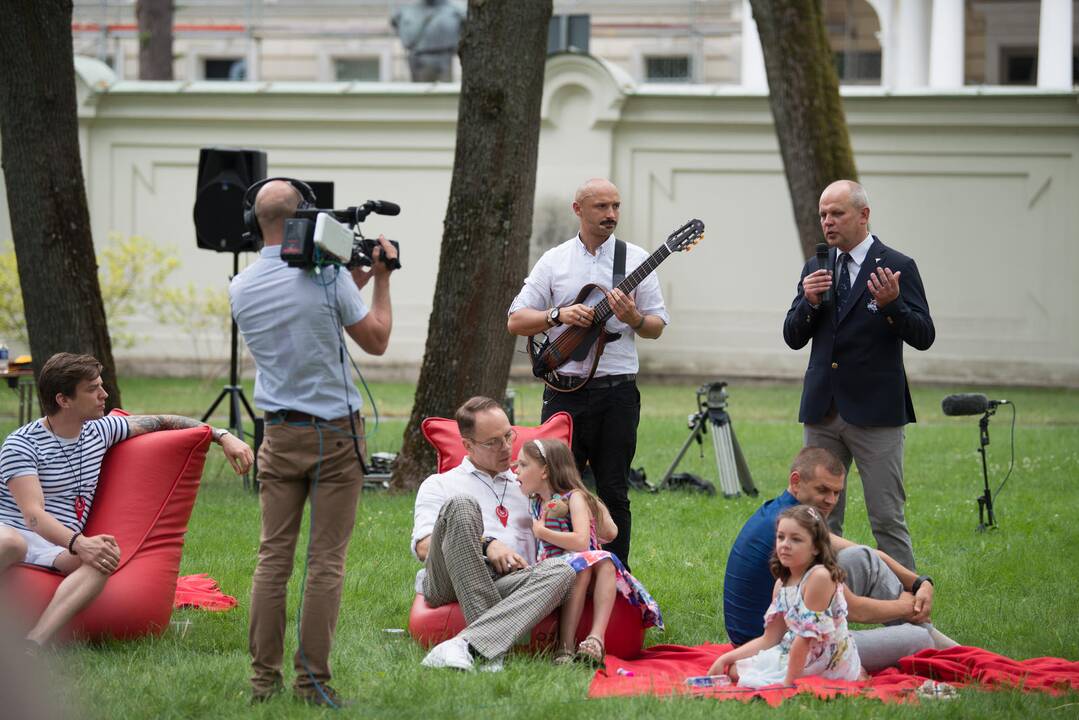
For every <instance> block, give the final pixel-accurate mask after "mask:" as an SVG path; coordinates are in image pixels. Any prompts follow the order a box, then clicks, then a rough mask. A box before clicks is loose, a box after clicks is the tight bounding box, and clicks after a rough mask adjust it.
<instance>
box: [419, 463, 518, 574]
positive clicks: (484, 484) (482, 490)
mask: <svg viewBox="0 0 1079 720" xmlns="http://www.w3.org/2000/svg"><path fill="white" fill-rule="evenodd" d="M454 495H468V496H470V497H473V498H475V500H476V502H477V503H479V506H480V512H481V513H482V514H483V534H484V535H490V536H491V537H493V538H497V539H498V540H499V541H500V542H502V543H503V544H505V545H506V546H507V547H510V548H512V549H513V550H515V551H516V552H517V553H518V554H519V555H520V556H521V557H523V558H524V559H525V560H527V561H528V562H533V561H534V560H535V559H536V538H535V536H534V535H533V534H532V515H531V513H530V512H529V507H528V498H527V497H525V495H524V493H522V492H521V486H520V484H518V482H517V475H516V474H514V472H513V471H512V470H506V471H504V472H500V473H499V474H497V475H495V476H494V477H491V476H490V475H488V474H487V473H485V472H484V471H482V470H480V469H479V468H477V467H476V466H475V465H473V464H472V461H471V460H470V459H469V458H467V457H466V458H465V459H464V460H462V461H461V464H460V465H458V466H457V467H455V468H453V469H452V470H448V471H446V472H444V473H440V474H438V475H432V476H430V477H429V478H427V479H426V480H424V481H423V484H422V485H420V489H419V490H418V491H417V492H416V508H415V511H414V513H413V522H412V555H413V557H415V558H416V559H417V560H419V559H420V558H419V556H418V555H416V543H418V542H419V541H420V540H423V539H424V538H425V537H427V536H428V535H430V534H431V532H432V531H433V530H434V529H435V520H437V519H438V513H439V511H440V510H441V509H442V505H443V504H445V502H446V501H447V500H449V499H450V498H451V497H453V496H454ZM499 504H501V505H502V506H503V507H505V508H506V510H507V512H509V518H508V521H507V522H506V525H505V526H503V525H502V521H501V520H499V519H498V515H497V514H496V513H495V508H496V507H498V505H499Z"/></svg>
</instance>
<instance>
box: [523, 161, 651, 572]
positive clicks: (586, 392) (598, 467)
mask: <svg viewBox="0 0 1079 720" xmlns="http://www.w3.org/2000/svg"><path fill="white" fill-rule="evenodd" d="M621 204H622V199H621V197H620V196H619V194H618V188H616V187H615V186H614V184H613V183H611V182H610V181H609V180H604V179H601V178H594V179H592V180H588V181H587V182H585V183H584V184H583V185H581V187H580V188H578V190H577V194H576V196H575V197H574V200H573V212H574V213H575V214H576V215H577V217H578V218H580V232H578V234H577V235H575V236H574V237H572V238H570V239H569V240H567V241H566V242H564V243H562V244H561V245H558V246H556V247H554V248H552V249H550V250H548V251H547V252H546V253H544V255H543V257H541V258H540V259H539V262H537V263H536V266H535V267H534V268H532V272H531V273H530V274H529V276H528V277H527V278H525V282H524V287H522V288H521V292H520V293H519V294H518V295H517V297H516V298H515V299H514V301H513V303H512V304H511V305H510V309H509V321H508V322H507V324H506V326H507V328H508V329H509V331H510V332H511V333H513V334H514V335H524V336H530V335H538V334H540V333H544V332H546V333H547V334H548V335H549V336H550V337H551V338H554V337H557V335H558V334H559V333H560V332H562V331H563V329H564V328H565V327H566V326H569V325H580V326H583V327H587V326H588V325H589V324H591V322H592V316H593V311H592V305H594V304H595V302H597V301H598V300H600V299H601V298H602V296H601V295H599V294H597V295H596V297H595V298H590V299H589V302H587V303H576V304H575V302H576V298H577V294H578V292H579V291H580V289H581V288H582V287H583V286H584V285H587V284H589V283H595V284H597V285H601V286H603V287H605V288H613V287H614V286H615V285H617V284H618V282H620V281H621V279H622V277H623V276H624V275H625V274H626V268H627V267H628V268H629V269H630V271H631V272H632V270H633V269H635V268H637V267H638V266H639V265H640V264H641V263H642V262H644V261H645V260H646V259H647V258H648V252H647V251H645V250H644V249H643V248H640V247H638V246H636V245H632V244H630V243H624V242H622V241H619V240H617V239H616V238H615V236H614V229H615V227H617V225H618V214H619V211H620V209H621ZM619 244H621V245H622V246H623V247H624V248H625V249H624V251H623V252H622V253H616V247H617V246H618V245H619ZM623 253H624V254H623ZM616 255H622V257H621V262H618V263H616V257H615V256H616ZM606 295H607V301H608V302H609V303H610V305H611V309H612V310H613V312H614V317H612V318H610V319H609V320H608V321H607V330H608V331H610V332H614V333H619V334H621V336H622V337H621V338H620V339H618V340H615V341H613V342H609V343H607V345H606V346H605V348H604V350H603V354H602V355H601V356H600V360H599V366H598V368H597V369H596V374H595V376H594V377H593V378H592V379H591V380H590V381H589V382H588V383H587V384H586V385H585V386H584V387H583V388H581V389H580V390H577V391H575V392H558V391H556V390H552V389H551V388H549V387H548V388H545V389H544V392H543V415H542V417H543V420H546V419H547V418H548V417H550V416H551V415H553V414H554V413H556V412H559V411H563V410H564V411H566V412H568V413H569V414H570V415H572V416H573V455H574V457H575V459H576V460H577V467H578V469H579V470H581V471H582V472H583V470H584V466H585V465H586V464H588V465H590V466H591V468H592V474H593V475H594V476H595V478H596V492H597V494H598V495H599V497H600V499H601V500H603V502H604V504H606V505H607V507H608V509H610V511H611V517H612V518H613V519H614V522H615V524H616V525H617V526H618V537H617V538H615V539H614V540H613V541H612V542H610V543H608V544H606V545H604V549H605V550H608V551H610V552H612V553H614V554H615V555H617V556H618V557H619V559H621V560H622V563H623V564H625V565H626V567H627V568H628V567H629V546H630V529H631V516H630V509H629V482H628V475H629V468H630V463H632V462H633V455H634V453H635V452H636V450H637V422H638V420H639V419H640V414H641V395H640V393H639V392H638V390H637V383H636V378H637V368H638V361H637V348H636V345H635V340H636V337H637V336H640V337H642V338H652V339H654V338H658V337H659V336H660V335H661V334H662V333H663V328H665V327H666V326H667V323H668V322H670V317H669V316H668V315H667V309H666V308H665V307H664V305H663V295H662V293H661V292H660V286H659V279H658V278H657V277H656V274H655V273H652V274H650V275H648V276H647V277H646V278H645V279H644V280H643V281H642V282H641V283H640V284H639V285H638V286H637V288H636V289H635V290H634V291H633V292H632V293H630V294H629V295H627V294H625V293H623V292H622V291H620V290H618V289H615V290H614V291H612V292H608V293H607V294H606ZM591 363H592V357H589V358H587V359H586V360H585V361H583V362H578V361H571V362H569V363H568V364H566V365H564V366H563V367H562V368H561V369H560V373H561V374H563V375H567V376H571V377H573V378H574V379H575V380H576V379H577V378H585V377H587V376H588V372H589V370H590V369H591ZM578 382H579V380H578Z"/></svg>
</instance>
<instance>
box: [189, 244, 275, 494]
mask: <svg viewBox="0 0 1079 720" xmlns="http://www.w3.org/2000/svg"><path fill="white" fill-rule="evenodd" d="M239 272H240V253H239V252H233V253H232V277H236V275H237V274H238V273H239ZM230 280H231V278H230ZM231 351H232V354H231V357H230V360H229V384H228V385H226V386H225V387H223V388H222V389H221V392H220V393H219V394H218V396H217V399H216V400H214V401H213V404H212V405H210V408H209V409H208V410H207V411H206V412H204V413H203V414H202V422H206V420H207V419H208V418H209V417H210V416H211V415H213V414H214V410H216V409H217V406H218V405H220V404H221V401H222V400H224V399H225V398H226V397H227V398H228V399H229V431H230V432H231V433H232V434H233V435H235V436H236V437H238V438H240V439H241V440H243V441H244V442H247V435H246V433H245V432H244V423H243V415H242V414H241V413H240V405H241V404H242V405H243V407H244V409H245V410H246V411H247V416H248V417H249V418H251V424H252V426H253V428H254V430H253V438H254V441H255V464H254V466H253V467H252V468H251V472H250V473H244V475H243V478H244V489H245V490H246V489H247V488H248V487H252V488H253V489H254V490H255V491H256V492H257V491H258V456H259V446H260V445H261V444H262V433H263V421H262V419H261V418H258V417H256V416H255V411H254V410H253V409H252V408H251V403H249V402H248V401H247V398H246V397H245V396H244V389H243V386H242V385H240V377H239V376H240V371H239V343H238V329H237V327H236V319H235V318H233V319H232V338H231Z"/></svg>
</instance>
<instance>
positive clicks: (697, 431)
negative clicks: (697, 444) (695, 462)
mask: <svg viewBox="0 0 1079 720" xmlns="http://www.w3.org/2000/svg"><path fill="white" fill-rule="evenodd" d="M704 420H705V416H704V413H699V417H698V418H697V423H696V424H695V425H694V426H693V428H692V429H691V430H690V431H689V437H688V438H686V441H685V442H684V443H682V449H681V450H679V451H678V454H677V455H675V457H674V462H672V463H671V466H670V467H669V468H667V472H665V473H663V477H662V478H661V479H660V481H659V485H658V486H657V488H662V487H666V486H667V484H668V483H669V482H670V480H671V475H674V469H675V468H676V467H678V463H680V462H682V458H683V457H685V454H686V450H689V446H690V445H691V444H692V443H693V441H694V440H698V439H699V438H700V436H701V434H702V433H704Z"/></svg>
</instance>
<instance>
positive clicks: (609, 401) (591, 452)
mask: <svg viewBox="0 0 1079 720" xmlns="http://www.w3.org/2000/svg"><path fill="white" fill-rule="evenodd" d="M562 411H565V412H568V413H569V414H570V415H571V416H572V417H573V456H574V458H575V459H576V460H577V469H578V470H580V471H582V472H583V471H584V466H585V464H588V465H590V466H591V467H592V474H593V475H594V476H595V478H596V494H597V495H599V499H600V500H602V501H603V504H604V505H606V506H607V509H608V510H610V511H611V519H613V520H614V522H615V525H617V526H618V537H617V538H615V540H614V542H611V543H608V544H607V545H604V546H603V549H604V550H607V551H609V552H612V553H614V554H615V555H617V556H618V558H619V559H620V560H621V561H622V563H623V564H624V565H625V566H626V567H627V568H628V567H629V541H630V533H631V531H632V528H633V517H632V515H631V514H630V509H629V468H630V464H631V463H632V462H633V456H634V454H636V452H637V423H638V422H639V421H640V419H641V393H640V391H638V390H637V384H636V383H635V382H633V381H627V382H624V383H621V384H619V385H615V386H614V387H606V388H596V389H591V388H590V387H589V386H587V385H586V386H585V387H584V388H583V389H581V390H578V391H577V392H571V393H560V392H555V391H554V390H551V389H550V388H546V389H545V390H544V392H543V414H542V418H543V420H547V418H549V417H551V415H554V414H555V413H556V412H562Z"/></svg>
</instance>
